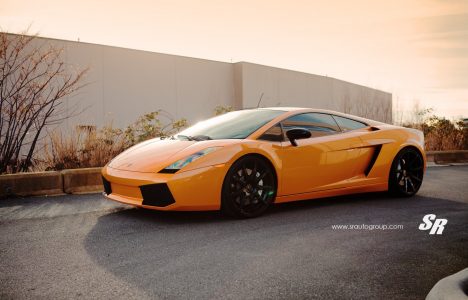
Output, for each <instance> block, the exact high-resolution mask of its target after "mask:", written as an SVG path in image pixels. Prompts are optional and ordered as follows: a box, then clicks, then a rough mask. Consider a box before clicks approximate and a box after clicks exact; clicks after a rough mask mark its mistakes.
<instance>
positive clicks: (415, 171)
mask: <svg viewBox="0 0 468 300" xmlns="http://www.w3.org/2000/svg"><path fill="white" fill-rule="evenodd" d="M423 167H424V162H423V160H422V157H421V155H419V154H418V153H416V152H414V151H408V152H405V153H403V155H401V157H400V159H399V160H398V164H397V170H396V174H395V176H396V183H397V185H398V188H399V189H400V190H401V191H402V192H405V193H407V194H413V193H415V192H417V191H418V190H419V187H420V186H421V184H422V179H423Z"/></svg>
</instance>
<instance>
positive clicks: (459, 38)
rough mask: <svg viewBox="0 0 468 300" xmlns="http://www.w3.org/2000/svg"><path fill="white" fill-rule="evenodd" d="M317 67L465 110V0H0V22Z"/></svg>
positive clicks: (96, 39)
mask: <svg viewBox="0 0 468 300" xmlns="http://www.w3.org/2000/svg"><path fill="white" fill-rule="evenodd" d="M27 27H30V32H31V33H39V35H40V36H44V37H53V38H59V39H66V40H75V41H76V40H78V39H79V40H80V41H82V42H89V43H97V44H105V45H112V46H120V47H126V48H132V49H141V50H148V51H154V52H160V53H169V54H176V55H184V56H190V57H197V58H205V59H211V60H218V61H224V62H238V61H248V62H252V63H258V64H264V65H269V66H275V67H280V68H286V69H291V70H297V71H302V72H307V73H312V74H318V75H326V76H330V77H335V78H338V79H342V80H345V81H349V82H353V83H357V84H361V85H365V86H369V87H373V88H377V89H381V90H384V91H387V92H390V93H392V94H393V102H394V110H396V111H405V114H406V116H411V113H412V112H414V109H415V107H419V109H422V108H433V109H434V112H435V113H436V114H438V115H440V116H445V117H447V118H451V119H453V118H457V117H461V116H463V117H468V0H411V1H410V0H392V1H388V0H382V1H381V0H353V1H347V0H341V1H337V0H326V1H313V0H309V1H302V0H288V1H286V0H283V1H277V0H250V1H248V0H247V1H246V0H234V1H227V0H226V1H225V0H198V1H195V0H192V1H189V0H168V1H162V0H133V1H119V0H112V1H109V0H79V1H78V0H75V1H67V0H29V1H25V0H0V29H1V30H2V31H7V32H14V33H18V32H22V31H24V29H25V28H27Z"/></svg>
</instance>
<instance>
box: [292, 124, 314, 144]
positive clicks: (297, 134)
mask: <svg viewBox="0 0 468 300" xmlns="http://www.w3.org/2000/svg"><path fill="white" fill-rule="evenodd" d="M286 136H287V137H288V139H289V141H290V142H291V145H293V146H294V147H296V146H297V143H296V140H300V139H308V138H310V137H311V136H312V133H310V131H309V130H307V129H304V128H293V129H289V130H288V131H286Z"/></svg>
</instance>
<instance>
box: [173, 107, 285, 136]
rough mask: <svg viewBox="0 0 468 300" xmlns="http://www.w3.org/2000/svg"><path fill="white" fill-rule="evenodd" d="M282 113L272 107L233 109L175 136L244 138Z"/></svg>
mask: <svg viewBox="0 0 468 300" xmlns="http://www.w3.org/2000/svg"><path fill="white" fill-rule="evenodd" d="M283 113H284V111H280V110H272V109H251V110H239V111H233V112H229V113H227V114H224V115H221V116H217V117H214V118H211V119H208V120H206V121H202V122H199V123H197V124H195V125H194V126H192V127H189V128H187V129H186V130H184V131H182V132H180V133H179V134H177V135H176V136H175V137H176V138H178V139H180V140H220V139H245V138H246V137H248V136H249V135H251V134H252V133H254V132H255V131H256V130H257V129H259V128H260V127H262V126H263V125H265V124H266V123H268V122H270V121H271V120H273V119H274V118H276V117H277V116H279V115H281V114H283Z"/></svg>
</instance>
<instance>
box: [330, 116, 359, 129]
mask: <svg viewBox="0 0 468 300" xmlns="http://www.w3.org/2000/svg"><path fill="white" fill-rule="evenodd" d="M333 118H334V119H335V121H336V123H338V125H339V126H340V128H341V130H343V131H350V130H355V129H360V128H365V127H367V124H364V123H362V122H359V121H355V120H351V119H348V118H343V117H339V116H333Z"/></svg>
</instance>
